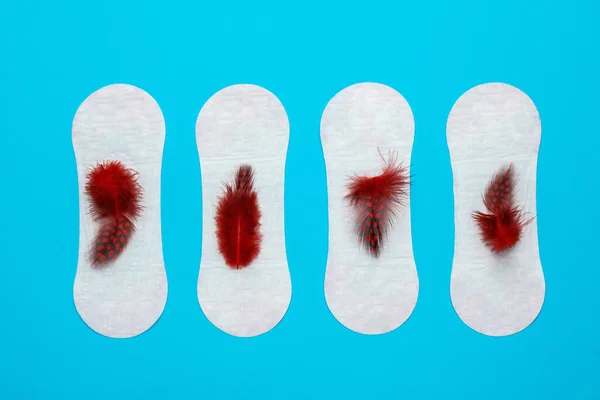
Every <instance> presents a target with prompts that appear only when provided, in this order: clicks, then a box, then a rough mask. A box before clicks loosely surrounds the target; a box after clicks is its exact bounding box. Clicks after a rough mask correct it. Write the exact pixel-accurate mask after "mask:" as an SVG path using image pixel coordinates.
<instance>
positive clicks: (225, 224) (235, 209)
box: [215, 165, 262, 269]
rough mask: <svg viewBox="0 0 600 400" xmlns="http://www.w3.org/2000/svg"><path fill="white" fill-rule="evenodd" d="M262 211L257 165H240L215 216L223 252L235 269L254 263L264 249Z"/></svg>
mask: <svg viewBox="0 0 600 400" xmlns="http://www.w3.org/2000/svg"><path fill="white" fill-rule="evenodd" d="M260 218H261V211H260V207H259V204H258V194H257V192H256V190H255V189H254V169H253V168H252V167H251V166H250V165H242V166H240V167H239V168H238V169H237V171H236V173H235V179H234V181H233V183H225V184H224V189H223V194H222V196H221V197H220V198H219V199H218V204H217V212H216V216H215V222H216V236H217V242H218V247H219V252H220V253H221V255H222V256H223V258H224V259H225V263H226V264H227V265H228V266H229V267H231V268H234V269H240V268H244V267H247V266H248V265H250V264H251V263H252V262H253V261H254V260H255V259H256V257H258V254H259V253H260V246H261V242H262V234H261V232H260V227H261V224H260Z"/></svg>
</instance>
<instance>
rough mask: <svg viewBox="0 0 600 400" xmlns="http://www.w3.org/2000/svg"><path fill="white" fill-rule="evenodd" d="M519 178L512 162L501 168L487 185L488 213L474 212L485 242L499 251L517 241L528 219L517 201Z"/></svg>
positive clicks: (492, 249) (484, 195) (484, 202)
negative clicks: (517, 179) (517, 181)
mask: <svg viewBox="0 0 600 400" xmlns="http://www.w3.org/2000/svg"><path fill="white" fill-rule="evenodd" d="M515 186H516V178H515V173H514V167H513V165H512V164H511V165H508V166H505V167H502V168H500V170H498V171H497V172H496V173H495V174H494V176H493V177H492V179H491V180H490V182H489V183H488V185H487V187H486V188H485V192H484V194H483V204H484V206H485V208H486V210H487V213H483V212H480V211H475V212H473V219H474V220H475V222H476V223H477V225H478V226H479V230H480V236H481V240H482V241H483V243H484V244H485V245H486V246H488V247H489V248H490V249H491V251H492V252H493V253H500V252H503V251H505V250H508V249H510V248H512V247H513V246H514V245H516V244H517V243H518V242H519V240H521V236H522V234H523V228H524V227H525V225H527V224H528V223H529V222H531V220H532V218H531V219H527V218H526V217H525V215H524V213H523V211H522V209H521V207H519V206H517V205H516V204H515V191H516V189H515Z"/></svg>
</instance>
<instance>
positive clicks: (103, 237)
mask: <svg viewBox="0 0 600 400" xmlns="http://www.w3.org/2000/svg"><path fill="white" fill-rule="evenodd" d="M85 193H86V195H87V196H88V197H89V199H90V213H91V215H92V218H93V219H94V221H96V222H97V223H98V224H99V225H100V226H99V229H98V231H97V233H96V236H95V238H94V241H93V243H92V245H91V247H90V250H89V253H88V258H89V261H90V263H91V264H92V266H94V267H97V266H106V265H108V264H111V263H112V262H114V261H115V260H116V259H117V258H118V257H119V255H121V254H122V253H123V251H124V250H125V248H126V247H127V245H128V244H129V241H130V240H131V237H132V235H133V233H134V232H135V224H134V222H135V221H136V220H137V218H138V217H139V216H140V213H141V211H142V207H141V205H140V201H141V196H142V187H141V186H140V185H139V183H138V173H137V172H135V171H133V170H131V169H129V168H127V167H126V166H125V165H124V164H123V163H121V162H120V161H105V162H102V163H99V164H97V165H96V166H95V167H94V168H92V170H90V171H89V172H88V174H87V182H86V185H85Z"/></svg>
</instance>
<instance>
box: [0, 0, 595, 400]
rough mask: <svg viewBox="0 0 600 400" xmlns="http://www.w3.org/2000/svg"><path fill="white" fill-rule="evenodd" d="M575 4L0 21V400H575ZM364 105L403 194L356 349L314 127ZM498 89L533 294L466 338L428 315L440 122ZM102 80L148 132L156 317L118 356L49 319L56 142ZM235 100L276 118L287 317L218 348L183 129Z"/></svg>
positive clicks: (588, 371) (71, 168)
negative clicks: (408, 294) (397, 113)
mask: <svg viewBox="0 0 600 400" xmlns="http://www.w3.org/2000/svg"><path fill="white" fill-rule="evenodd" d="M599 16H600V2H598V1H597V0H569V1H558V0H555V1H553V0H529V1H524V0H494V1H485V0H456V1H445V2H442V1H437V2H436V1H417V0H414V1H412V2H407V1H388V2H377V1H368V2H360V3H359V2H350V1H347V2H342V1H336V2H323V3H320V2H314V1H304V2H295V3H289V2H283V1H279V2H275V1H273V2H269V3H267V2H240V1H236V2H216V1H215V2H211V3H206V2H199V1H191V0H187V1H180V0H169V1H162V2H158V1H152V0H148V1H133V0H102V1H81V0H70V1H66V0H57V1H21V2H17V1H5V2H2V4H1V5H0V191H1V193H0V210H2V220H1V221H0V222H1V224H0V246H1V259H0V263H1V265H0V304H1V311H0V398H1V399H153V398H162V399H176V398H182V399H187V398H190V399H191V398H194V399H261V400H268V399H337V398H340V399H361V400H363V399H365V400H366V399H503V400H504V399H569V400H570V399H592V398H596V399H597V398H600V378H599V368H598V358H599V356H600V340H599V336H598V327H599V324H598V309H599V306H600V290H598V279H599V278H600V268H599V266H600V262H599V261H598V250H594V249H597V248H598V240H599V235H598V232H599V231H598V226H599V224H600V217H599V213H598V206H597V204H598V195H599V194H600V190H599V189H598V187H599V180H598V166H599V161H598V150H599V149H600V134H599V131H598V125H597V115H598V106H599V105H600V104H599V103H600V102H599V100H598V91H599V90H600V78H599V75H598V74H599V73H600V58H599V57H598V48H599V47H598V43H600V41H599V39H600V27H598V26H594V25H595V24H598V21H599ZM363 81H375V82H380V83H384V84H387V85H389V86H391V87H393V88H395V89H396V90H398V91H400V92H401V93H402V94H403V95H404V96H405V97H406V99H407V100H408V102H409V103H410V105H411V107H412V109H413V113H414V115H415V122H416V140H415V146H414V150H413V160H412V161H413V164H414V167H413V169H412V173H413V174H414V176H415V185H414V188H413V190H412V209H411V213H412V219H413V242H414V251H415V257H416V261H417V267H418V271H419V276H420V283H421V290H420V295H419V301H418V304H417V306H416V309H415V310H414V313H413V314H412V316H411V318H410V319H409V320H408V322H407V323H406V324H405V325H403V326H402V327H401V328H400V329H398V330H396V331H394V332H392V333H389V334H387V335H382V336H361V335H358V334H356V333H353V332H351V331H349V330H347V329H346V328H344V327H343V326H342V325H340V324H339V323H338V322H337V321H336V320H335V319H334V318H333V316H332V315H331V314H330V313H329V311H328V309H327V306H326V303H325V299H324V295H323V279H324V273H325V264H326V258H327V224H328V222H327V197H326V196H327V193H326V177H325V166H324V161H323V156H322V149H321V145H320V141H319V123H320V117H321V113H322V111H323V109H324V108H325V106H326V104H327V102H328V101H329V100H330V98H331V97H332V96H334V95H335V94H336V93H337V92H338V91H340V90H341V89H343V88H344V87H346V86H349V85H351V84H354V83H358V82H363ZM494 81H500V82H506V83H510V84H512V85H515V86H517V87H518V88H520V89H521V90H523V91H525V92H526V93H527V94H528V95H529V96H530V97H531V98H532V99H533V101H534V102H535V104H536V105H537V107H538V109H539V112H540V115H541V118H542V132H543V137H542V145H541V148H540V154H539V167H538V171H539V172H538V224H539V225H538V226H539V240H540V251H541V257H542V262H543V265H544V269H545V276H546V283H547V295H546V301H545V304H544V308H543V310H542V312H541V314H540V316H539V317H538V319H537V320H536V321H535V323H534V324H533V325H532V326H531V327H530V328H529V329H527V330H525V331H523V332H522V333H519V334H517V335H514V336H511V337H506V338H489V337H485V336H482V335H480V334H477V333H476V332H474V331H472V330H471V329H470V328H468V327H467V326H466V325H464V324H463V323H462V322H461V320H460V319H459V318H458V316H457V315H456V314H455V312H454V310H453V308H452V305H451V302H450V294H449V281H450V271H451V265H452V253H453V234H454V227H453V198H452V174H451V166H450V159H449V154H448V150H447V146H446V141H445V124H446V118H447V116H448V112H449V111H450V109H451V107H452V105H453V103H454V101H456V99H457V98H458V97H459V96H460V95H461V94H462V93H463V92H465V91H466V90H468V89H470V88H471V87H473V86H475V85H478V84H481V83H486V82H494ZM112 83H129V84H133V85H136V86H138V87H140V88H142V89H144V90H146V91H147V92H148V93H150V94H151V95H152V96H153V97H154V98H155V99H156V100H157V102H158V103H159V105H160V106H161V108H162V110H163V113H164V116H165V120H166V125H167V140H166V146H165V152H164V159H163V179H162V185H163V186H162V216H163V219H162V223H163V238H164V256H165V262H166V268H167V274H168V279H169V298H168V302H167V306H166V309H165V311H164V313H163V315H162V317H161V319H160V320H159V321H158V323H157V324H156V325H155V326H154V327H153V328H152V329H151V330H150V331H148V332H146V333H145V334H143V335H141V336H139V337H136V338H133V339H130V340H111V339H107V338H104V337H101V336H100V335H98V334H96V333H94V332H93V331H91V330H90V329H89V328H88V327H87V326H86V325H85V324H84V323H83V321H82V320H81V319H80V318H79V316H78V314H77V312H76V310H75V308H74V305H73V299H72V285H73V280H74V276H75V270H76V263H77V248H78V199H77V175H76V165H75V158H74V154H73V149H72V145H71V123H72V119H73V116H74V114H75V111H76V110H77V107H78V106H79V105H80V103H81V102H82V101H83V100H84V99H85V98H86V97H87V96H88V95H89V94H91V93H92V92H93V91H95V90H97V89H99V88H101V87H103V86H105V85H109V84H112ZM237 83H253V84H257V85H261V86H263V87H265V88H267V89H268V90H270V91H272V92H273V93H274V94H275V95H277V96H278V97H279V99H280V100H281V102H282V103H283V105H284V107H285V108H286V110H287V112H288V115H289V119H290V126H291V139H290V145H289V152H288V163H287V167H286V189H285V201H286V203H285V205H286V209H285V210H286V213H285V218H286V220H285V225H286V241H287V251H288V258H289V266H290V271H291V276H292V282H293V296H292V302H291V305H290V308H289V310H288V312H287V314H286V316H285V317H284V319H283V321H282V322H281V323H280V324H279V325H278V326H277V327H276V328H275V329H273V330H272V331H270V332H268V333H267V334H265V335H263V336H260V337H257V338H252V339H239V338H234V337H231V336H228V335H227V334H225V333H222V332H221V331H219V330H218V329H217V328H215V327H213V326H212V325H211V324H210V322H209V321H208V320H207V319H206V318H205V317H204V316H203V314H202V312H201V311H200V308H199V306H198V302H197V297H196V280H197V275H198V267H199V263H200V248H201V222H200V221H201V217H202V215H201V209H202V205H201V186H200V179H199V174H200V167H199V162H198V158H197V152H196V147H195V138H194V124H195V121H196V117H197V114H198V112H199V110H200V108H201V107H202V105H203V104H204V102H205V101H206V100H207V99H208V98H209V97H210V96H211V95H212V94H214V93H215V92H217V91H218V90H220V89H222V88H224V87H226V86H229V85H232V84H237Z"/></svg>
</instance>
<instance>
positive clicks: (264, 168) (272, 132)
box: [196, 84, 292, 337]
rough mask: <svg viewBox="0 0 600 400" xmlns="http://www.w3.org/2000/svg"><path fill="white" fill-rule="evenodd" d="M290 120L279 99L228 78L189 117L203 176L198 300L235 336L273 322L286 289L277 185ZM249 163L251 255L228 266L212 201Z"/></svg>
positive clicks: (281, 211) (264, 328)
mask: <svg viewBox="0 0 600 400" xmlns="http://www.w3.org/2000/svg"><path fill="white" fill-rule="evenodd" d="M288 141H289V122H288V118H287V114H286V112H285V109H284V108H283V106H282V104H281V102H280V101H279V100H278V99H277V97H275V95H273V94H272V93H271V92H269V91H267V90H266V89H264V88H262V87H260V86H255V85H245V84H244V85H234V86H229V87H227V88H225V89H222V90H221V91H219V92H218V93H216V94H215V95H213V96H212V97H211V98H210V99H209V100H208V101H207V102H206V104H205V105H204V107H203V108H202V110H201V111H200V114H199V115H198V119H197V122H196V142H197V145H198V156H199V158H200V170H201V179H202V210H203V212H202V259H201V262H200V273H199V275H198V301H199V303H200V307H201V308H202V311H203V312H204V314H205V315H206V317H207V318H208V319H209V320H210V322H211V323H212V324H213V325H215V326H216V327H217V328H219V329H220V330H222V331H224V332H226V333H228V334H230V335H233V336H238V337H253V336H257V335H260V334H263V333H265V332H268V331H269V330H271V329H273V328H274V327H275V326H276V325H277V324H278V323H279V321H281V319H282V318H283V316H284V315H285V313H286V311H287V309H288V306H289V304H290V300H291V296H292V284H291V279H290V273H289V270H288V264H287V257H286V250H285V232H284V220H283V217H284V204H283V193H284V192H283V187H284V178H285V161H286V154H287V146H288ZM242 164H250V165H251V166H252V167H253V169H254V173H255V182H254V188H255V190H256V191H257V193H258V203H259V207H260V209H261V212H262V217H261V220H260V223H261V228H260V229H261V232H262V235H263V239H262V245H261V251H260V253H259V255H258V257H257V258H256V259H255V260H254V261H253V262H252V263H251V264H250V265H249V266H247V267H244V268H241V269H233V268H231V267H229V266H227V264H225V260H224V258H223V256H222V255H221V254H220V253H219V251H218V244H217V236H216V223H215V215H216V207H217V203H218V199H219V197H220V196H221V195H222V193H223V184H224V183H225V182H231V181H232V179H233V178H234V177H235V172H236V170H237V168H238V167H239V166H240V165H242Z"/></svg>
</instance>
